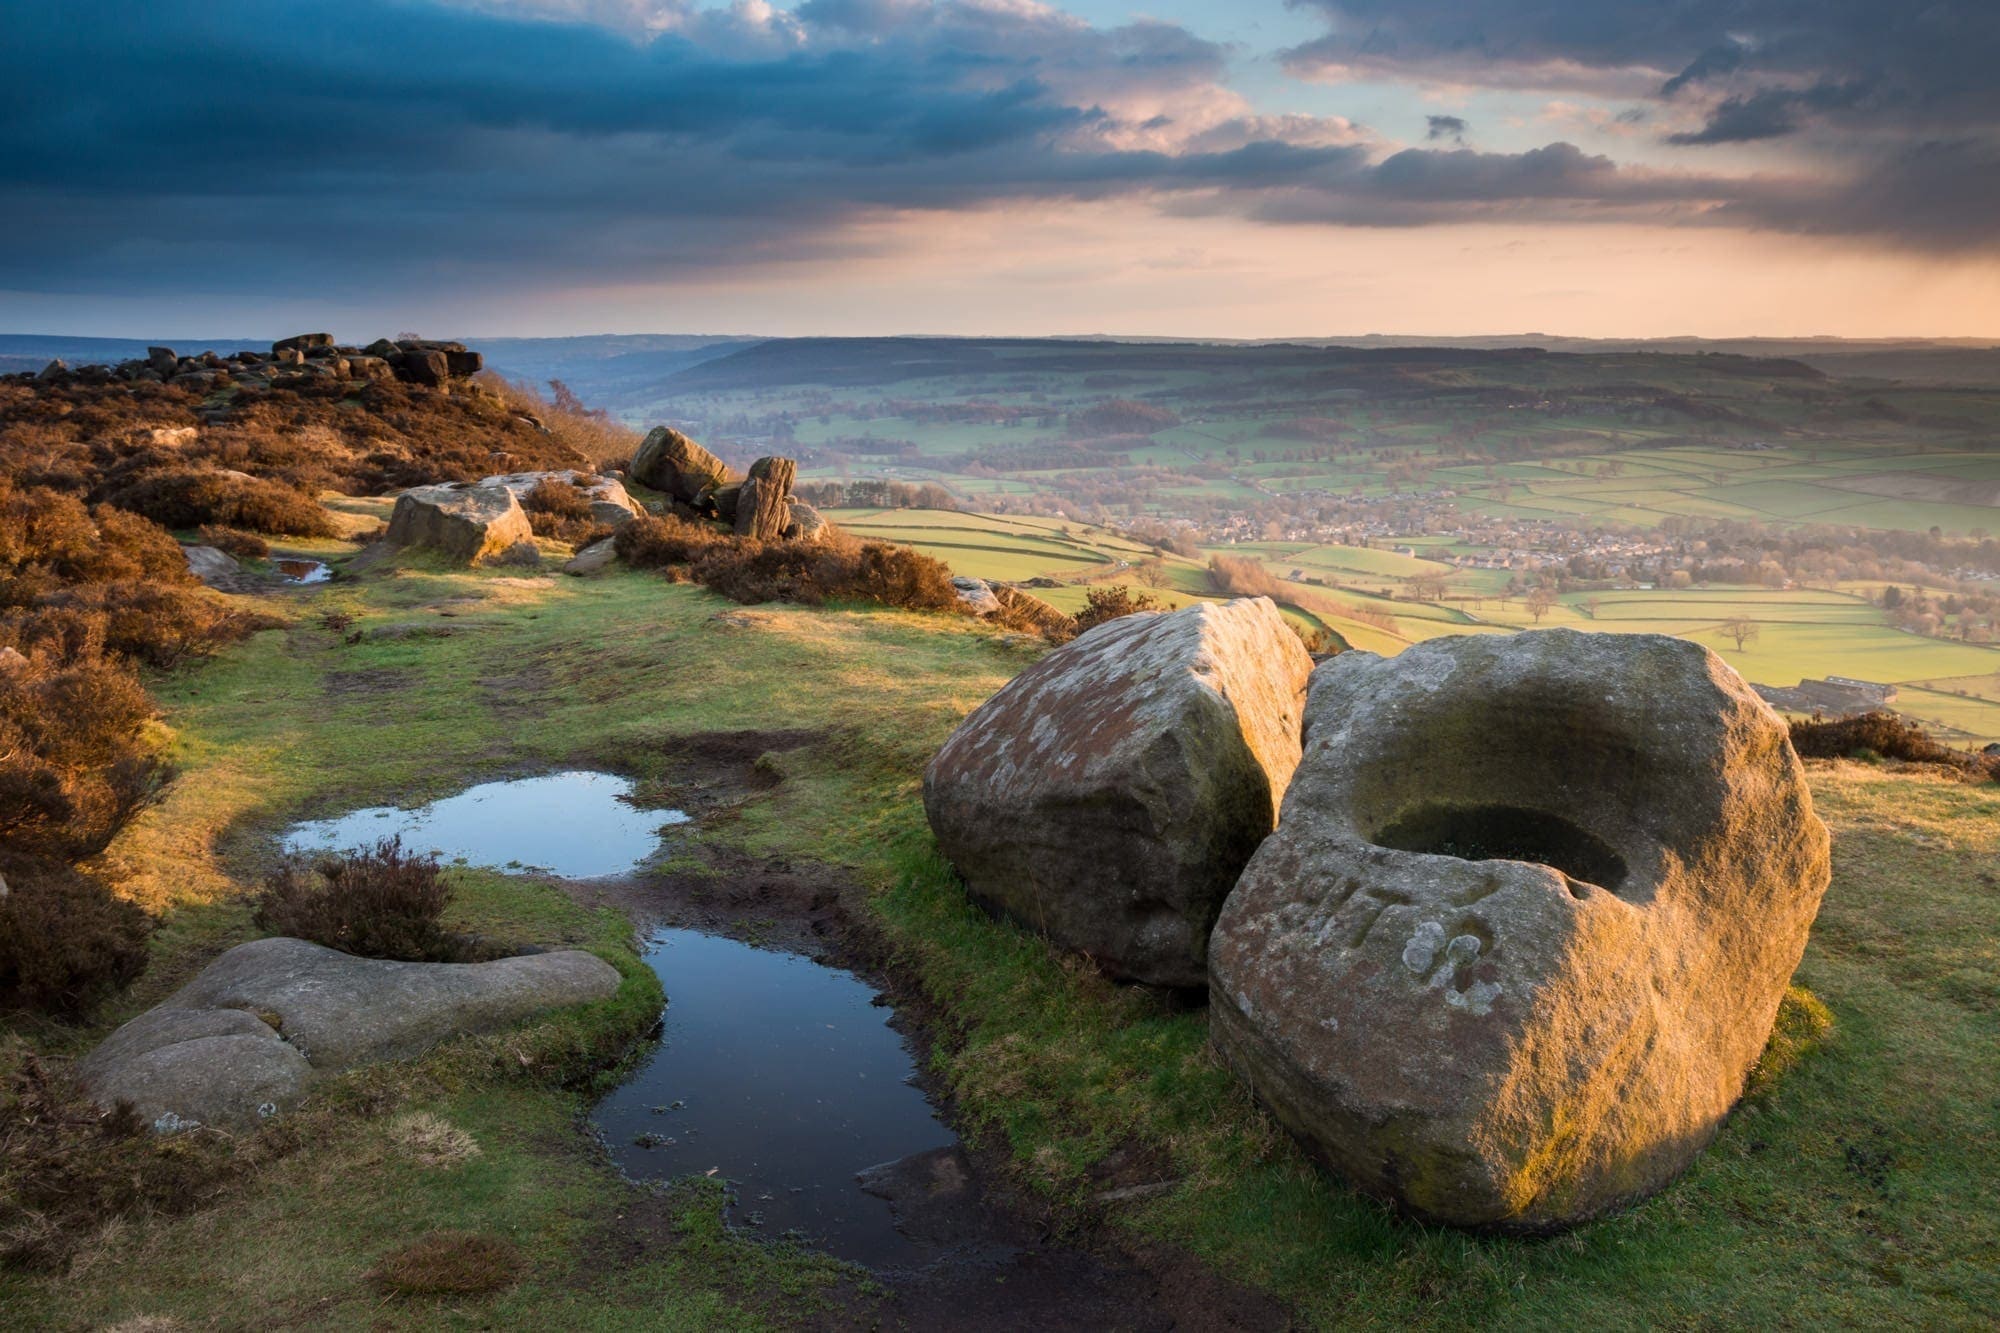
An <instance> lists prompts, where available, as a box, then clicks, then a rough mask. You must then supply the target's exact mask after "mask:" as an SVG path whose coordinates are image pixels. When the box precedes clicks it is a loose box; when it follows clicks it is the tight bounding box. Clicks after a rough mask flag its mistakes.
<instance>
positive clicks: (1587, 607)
mask: <svg viewBox="0 0 2000 1333" xmlns="http://www.w3.org/2000/svg"><path fill="white" fill-rule="evenodd" d="M1601 605H1603V603H1602V602H1600V601H1599V600H1598V599H1597V598H1595V597H1586V598H1584V599H1583V613H1584V614H1585V615H1587V616H1589V617H1590V618H1591V619H1592V620H1595V619H1597V608H1598V607H1599V606H1601Z"/></svg>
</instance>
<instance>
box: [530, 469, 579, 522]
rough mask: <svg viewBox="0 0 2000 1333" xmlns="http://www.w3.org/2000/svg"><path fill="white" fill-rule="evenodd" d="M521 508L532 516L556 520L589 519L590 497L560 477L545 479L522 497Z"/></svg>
mask: <svg viewBox="0 0 2000 1333" xmlns="http://www.w3.org/2000/svg"><path fill="white" fill-rule="evenodd" d="M521 507H522V508H523V509H525V510H527V511H528V512H529V513H531V514H549V515H552V516H554V517H556V518H589V517H590V497H589V496H587V495H585V494H584V493H583V492H582V491H580V490H578V489H577V488H576V486H575V485H573V484H572V483H570V482H568V481H565V480H563V479H562V478H560V477H543V478H542V479H541V480H540V481H538V482H536V483H535V485H534V487H533V489H531V490H530V491H529V492H528V493H527V494H526V495H524V496H522V497H521Z"/></svg>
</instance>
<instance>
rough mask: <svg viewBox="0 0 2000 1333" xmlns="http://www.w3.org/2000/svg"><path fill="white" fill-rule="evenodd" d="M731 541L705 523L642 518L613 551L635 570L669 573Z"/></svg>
mask: <svg viewBox="0 0 2000 1333" xmlns="http://www.w3.org/2000/svg"><path fill="white" fill-rule="evenodd" d="M729 541H730V538H729V537H728V536H727V535H726V534H724V533H721V532H718V531H717V530H716V529H714V528H712V527H710V526H709V525H707V524H705V523H689V522H687V521H686V520H685V519H680V518H673V517H667V518H661V517H659V516H658V515H656V514H640V515H639V516H638V517H636V518H634V519H632V520H631V521H630V522H629V523H626V524H624V525H623V526H621V527H620V528H619V529H618V534H617V536H616V537H614V538H613V539H612V543H611V545H612V549H613V550H615V551H617V552H618V558H619V559H620V560H622V561H624V562H625V563H626V564H628V565H630V566H632V567H633V568H634V569H666V568H668V567H669V566H672V565H687V564H692V563H693V562H694V561H696V560H697V559H699V558H700V557H701V556H703V555H705V554H707V552H708V551H710V550H711V549H713V548H714V547H716V546H720V545H723V544H725V543H727V542H729Z"/></svg>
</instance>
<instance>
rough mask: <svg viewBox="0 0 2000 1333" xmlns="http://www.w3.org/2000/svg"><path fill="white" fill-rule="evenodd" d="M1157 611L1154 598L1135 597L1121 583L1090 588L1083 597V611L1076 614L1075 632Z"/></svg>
mask: <svg viewBox="0 0 2000 1333" xmlns="http://www.w3.org/2000/svg"><path fill="white" fill-rule="evenodd" d="M1159 609H1160V604H1159V602H1158V601H1156V600H1155V599H1154V598H1152V597H1149V596H1147V595H1146V594H1144V593H1141V594H1140V595H1138V596H1136V597H1135V596H1133V595H1132V590H1131V589H1130V588H1128V587H1126V586H1125V585H1124V584H1122V583H1121V584H1119V585H1118V586H1116V587H1112V588H1092V589H1091V590H1090V591H1089V592H1087V593H1085V594H1084V595H1083V610H1081V611H1079V612H1077V613H1076V617H1075V619H1076V632H1077V633H1078V634H1081V633H1083V632H1084V631H1085V630H1090V629H1096V628H1097V627H1098V626H1099V625H1102V624H1103V623H1104V622H1105V621H1107V620H1117V619H1119V618H1120V617H1122V616H1130V615H1137V614H1138V613H1139V612H1141V611H1157V610H1159Z"/></svg>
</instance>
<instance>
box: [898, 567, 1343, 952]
mask: <svg viewBox="0 0 2000 1333" xmlns="http://www.w3.org/2000/svg"><path fill="white" fill-rule="evenodd" d="M1311 669H1312V663H1311V660H1310V659H1309V658H1308V657H1307V656H1306V652H1305V649H1304V648H1303V647H1302V646H1301V645H1300V643H1299V639H1298V636H1297V635H1296V634H1294V633H1292V631H1291V629H1290V628H1289V627H1288V626H1286V624H1285V622H1284V619H1283V617H1281V616H1280V615H1279V614H1278V610H1277V608H1276V607H1275V606H1274V605H1272V603H1271V602H1270V600H1269V599H1268V598H1262V597H1259V598H1246V599H1241V600H1238V601H1233V602H1227V603H1220V604H1218V603H1212V602H1203V603H1198V604H1196V605H1194V606H1189V607H1184V608H1182V609H1181V610H1178V611H1169V612H1163V613H1145V614H1140V615H1134V616H1126V617H1123V618H1121V619H1118V620H1113V621H1110V622H1108V623H1106V624H1103V625H1100V626H1098V627H1097V628H1095V629H1093V630H1091V631H1089V632H1088V633H1086V634H1084V635H1083V636H1082V637H1081V638H1079V639H1077V640H1075V641H1074V642H1072V643H1070V644H1067V645H1065V646H1064V647H1062V648H1058V649H1057V650H1055V651H1054V652H1052V653H1050V654H1049V655H1048V656H1046V657H1044V658H1043V659H1042V660H1041V661H1039V662H1037V663H1036V664H1035V665H1033V666H1031V667H1029V668H1028V669H1027V670H1026V671H1025V672H1023V673H1022V674H1021V675H1020V676H1018V677H1016V678H1015V679H1014V680H1013V681H1012V682H1010V683H1009V684H1008V685H1007V686H1006V687H1005V688H1003V689H1002V690H1001V691H1000V692H999V693H998V694H996V695H994V696H993V697H992V698H991V699H989V700H987V701H986V703H984V704H982V705H981V706H980V707H979V708H978V709H976V710H975V711H974V712H973V713H972V715H971V716H970V717H968V718H966V720H965V721H964V723H962V724H961V725H960V726H959V728H958V730H957V731H955V732H953V733H952V735H951V737H950V739H949V740H947V741H946V742H945V744H944V747H943V748H942V749H941V750H939V751H938V754H937V757H936V758H935V759H934V760H932V761H931V765H930V767H929V769H928V770H926V772H925V774H924V809H925V812H926V813H927V814H928V815H929V817H930V824H931V828H932V830H933V831H934V832H935V833H936V834H937V839H938V844H939V846H940V847H941V848H942V849H943V851H944V854H945V856H946V857H948V858H949V859H950V860H951V862H952V863H953V864H954V865H955V866H957V867H958V871H959V874H960V875H962V876H963V877H964V879H965V883H966V887H967V889H968V890H970V892H971V893H972V894H973V896H974V897H976V898H978V899H979V900H981V901H982V902H985V903H987V904H988V905H990V906H992V907H995V908H997V909H1000V910H1002V911H1005V912H1006V913H1008V914H1009V915H1011V916H1014V917H1016V918H1018V919H1019V920H1021V921H1023V922H1025V923H1026V924H1027V925H1028V926H1030V927H1031V928H1033V929H1035V930H1037V931H1040V932H1043V933H1045V934H1046V935H1048V936H1049V938H1050V939H1052V940H1053V941H1054V942H1055V943H1056V944H1058V945H1060V946H1062V947H1064V948H1070V949H1077V950H1080V951H1082V952H1084V953H1086V954H1089V955H1090V956H1091V957H1092V958H1094V959H1096V960H1097V962H1098V963H1099V964H1100V965H1101V966H1102V967H1103V968H1104V969H1105V970H1106V971H1108V972H1110V973H1111V974H1112V975H1114V976H1119V977H1126V978H1130V979H1132V980H1135V981H1144V982H1150V983H1153V984H1157V985H1164V986H1181V987H1191V986H1199V985H1202V984H1203V983H1204V982H1205V981H1206V980H1207V976H1208V973H1207V963H1206V960H1207V946H1208V932H1209V928H1210V927H1211V925H1212V924H1213V923H1214V921H1215V916H1216V913H1217V911H1218V910H1220V908H1221V906H1222V900H1223V898H1224V896H1225V895H1227V894H1228V892H1229V890H1230V887H1231V886H1232V885H1234V884H1235V882H1236V878H1237V876H1238V875H1239V874H1240V873H1241V872H1242V869H1243V865H1244V863H1245V862H1246V861H1248V860H1249V859H1250V854H1251V853H1252V852H1254V851H1255V850H1256V849H1257V844H1258V843H1259V842H1260V841H1262V840H1263V839H1264V837H1265V836H1266V835H1268V834H1269V833H1270V832H1271V827H1272V825H1273V824H1274V823H1275V822H1276V818H1277V811H1278V802H1279V800H1280V799H1281V798H1282V797H1283V795H1284V792H1285V786H1286V784H1287V783H1288V782H1289V781H1290V780H1291V774H1292V768H1293V766H1294V765H1296V764H1297V763H1298V759H1299V720H1300V709H1301V705H1302V704H1303V702H1304V691H1305V685H1306V678H1307V676H1308V675H1309V674H1310V672H1311Z"/></svg>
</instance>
